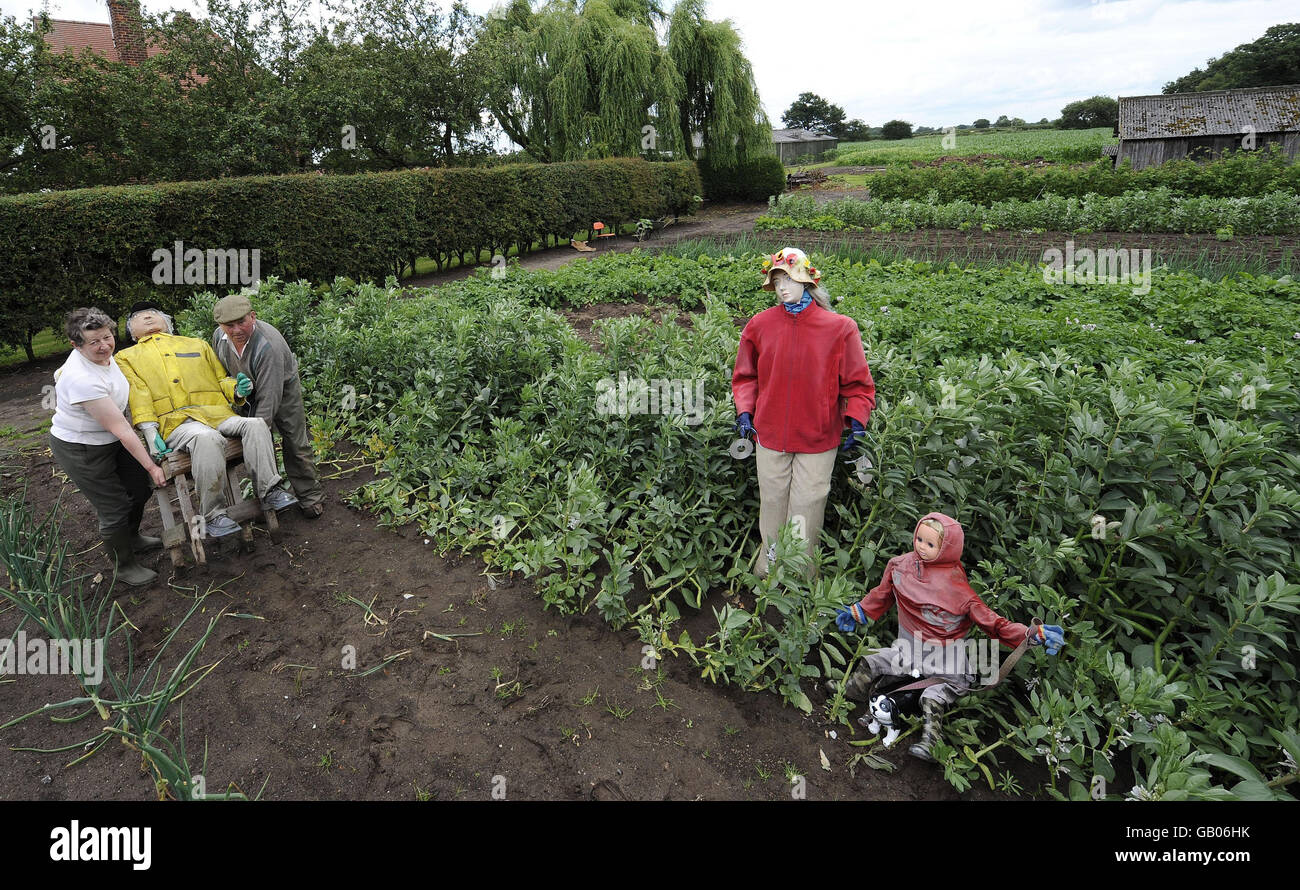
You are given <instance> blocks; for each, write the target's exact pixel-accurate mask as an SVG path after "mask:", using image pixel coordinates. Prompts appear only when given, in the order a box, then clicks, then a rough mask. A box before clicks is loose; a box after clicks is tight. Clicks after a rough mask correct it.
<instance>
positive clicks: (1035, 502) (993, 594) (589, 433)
mask: <svg viewBox="0 0 1300 890" xmlns="http://www.w3.org/2000/svg"><path fill="white" fill-rule="evenodd" d="M757 260H758V257H757V256H753V255H745V256H706V255H701V256H699V257H691V256H682V255H672V254H661V255H657V256H651V255H647V254H643V253H640V252H633V253H631V254H623V255H609V256H604V257H601V258H599V259H597V260H595V261H593V262H590V263H583V264H576V265H574V266H570V267H565V268H563V269H561V270H559V271H556V272H524V271H522V270H519V269H518V268H512V269H511V270H509V272H508V274H506V275H505V276H503V277H498V278H495V279H494V278H491V277H489V276H487V275H484V276H482V277H478V278H471V279H467V280H465V281H462V282H458V283H454V284H449V285H445V286H443V287H442V288H439V289H438V290H437V291H433V292H417V293H415V294H408V295H407V296H406V297H403V296H402V295H401V293H400V292H399V290H397V289H396V288H395V287H393V286H388V287H377V286H372V285H360V286H355V285H352V284H350V283H348V282H345V281H339V282H337V283H336V286H335V287H332V288H315V289H313V288H312V287H309V286H307V285H305V284H296V285H295V284H288V285H281V284H279V283H277V282H274V281H273V282H271V283H270V284H268V285H267V286H266V287H264V289H263V291H262V295H261V298H260V299H261V300H262V303H261V305H262V307H264V310H265V311H264V312H263V311H262V310H261V309H259V315H261V317H264V318H266V319H267V320H269V321H271V322H272V323H273V324H275V325H276V326H277V327H279V329H280V330H282V331H283V332H285V334H286V336H287V337H289V338H290V339H291V340H292V342H294V343H295V344H296V348H297V352H298V355H299V356H300V359H301V360H302V363H303V378H304V380H305V381H309V383H308V384H307V385H308V389H309V392H308V402H309V410H310V411H311V413H312V422H313V432H314V435H315V437H316V439H317V442H318V446H319V447H320V448H321V449H322V450H323V452H324V453H325V454H331V453H333V452H334V450H335V448H336V447H337V445H338V443H341V442H343V441H345V440H347V441H351V442H357V443H364V449H365V452H366V455H367V460H368V461H370V462H371V464H372V467H373V469H374V470H375V471H376V474H377V475H376V478H375V479H374V481H372V482H368V483H366V484H364V485H362V486H361V487H360V488H358V489H357V490H356V491H355V492H354V493H353V494H352V496H351V500H352V502H353V503H354V504H355V505H357V506H363V507H365V508H366V509H368V510H371V511H374V512H375V513H376V514H377V515H378V516H379V517H380V518H381V521H383V522H385V523H391V524H393V525H402V524H406V523H411V522H414V523H416V524H418V527H419V528H420V529H421V530H422V532H423V534H424V536H425V537H427V539H428V540H429V542H430V545H431V546H432V547H435V548H436V549H437V550H438V551H440V552H445V553H455V552H460V551H464V550H469V551H473V552H475V553H476V554H478V555H479V556H481V558H482V559H483V561H484V562H485V564H486V571H487V572H488V573H489V575H491V576H492V577H495V578H497V579H501V580H504V579H507V578H509V577H511V576H513V575H515V574H521V575H523V576H525V577H528V578H530V579H531V580H532V581H533V583H534V584H535V587H536V590H537V591H538V593H539V595H540V596H541V598H542V599H543V601H544V602H545V603H546V604H547V606H548V607H549V608H551V609H553V610H555V611H557V612H558V613H560V614H576V613H584V612H587V613H595V614H599V615H600V616H601V617H602V618H603V619H604V620H605V621H606V622H608V623H609V624H610V625H611V626H612V627H613V628H615V629H621V630H623V631H625V632H628V631H631V632H633V633H635V635H636V636H637V638H639V640H640V641H641V642H642V643H643V644H644V645H646V646H649V647H652V648H653V650H654V651H656V652H657V653H658V654H659V655H660V657H667V656H674V657H675V658H676V659H677V660H679V661H683V662H687V663H689V664H690V665H691V666H692V668H693V669H694V670H695V671H697V672H698V675H699V676H700V677H701V678H702V680H703V681H707V682H714V683H720V684H731V685H734V686H736V687H738V688H741V689H745V690H752V691H755V692H763V691H767V692H769V693H772V694H776V695H778V696H780V697H781V699H782V700H783V701H785V702H787V703H788V704H789V705H791V706H792V707H794V708H797V709H799V710H802V711H805V712H814V711H815V712H817V713H819V714H820V715H821V716H822V718H823V719H825V720H827V721H829V722H831V723H832V724H834V723H843V722H845V721H846V718H847V714H848V713H849V709H850V705H849V703H848V702H847V701H846V700H845V699H844V697H843V696H842V694H837V695H834V696H830V697H829V698H825V697H824V696H823V695H822V694H821V693H820V692H819V691H816V690H815V689H814V684H815V683H817V682H818V681H820V680H823V679H831V680H839V679H841V678H842V677H843V676H844V675H845V673H846V671H848V670H850V669H851V668H852V666H853V665H854V663H855V661H856V660H857V659H858V658H860V657H862V655H863V654H864V652H865V651H866V650H867V648H868V647H870V646H873V645H882V644H885V643H887V642H888V640H889V639H892V632H893V626H892V619H889V620H888V621H886V622H884V623H882V624H880V625H876V626H873V627H871V628H869V629H868V630H869V632H868V633H866V634H863V635H861V636H857V635H853V636H849V635H844V634H841V633H840V632H839V631H837V630H836V628H835V626H834V621H833V614H834V608H835V607H836V606H838V605H841V604H843V603H845V602H848V601H851V600H853V599H857V598H858V597H860V596H861V595H862V593H863V592H864V591H865V590H866V589H867V588H868V587H870V586H873V585H874V584H875V583H877V582H878V581H879V577H878V575H879V571H880V569H881V567H882V566H883V564H884V562H885V561H886V560H887V559H888V558H889V557H890V556H892V555H894V554H895V553H898V552H901V551H902V550H903V549H905V548H906V546H907V543H908V539H909V536H910V531H911V528H912V523H913V522H914V520H915V517H916V516H918V515H921V514H923V513H925V512H927V511H929V510H943V511H945V512H948V513H949V514H951V515H953V516H955V517H957V518H958V519H959V520H960V521H961V522H962V523H963V525H964V526H965V528H966V530H967V549H966V557H965V560H964V561H965V563H966V565H967V568H968V571H969V572H970V576H971V582H972V584H973V585H974V587H975V588H976V590H977V591H978V592H980V593H981V595H982V596H983V597H984V599H985V600H986V601H987V602H988V603H989V605H990V606H992V607H993V608H994V609H995V610H997V611H999V612H1001V613H1003V614H1008V615H1010V616H1012V617H1015V618H1017V619H1019V620H1026V619H1027V618H1028V617H1030V616H1038V617H1041V618H1042V619H1043V620H1044V621H1047V622H1048V623H1063V624H1065V625H1066V626H1067V631H1068V633H1069V634H1070V647H1069V649H1068V650H1067V651H1068V653H1069V655H1068V657H1060V658H1056V659H1049V658H1048V657H1046V656H1045V655H1043V654H1042V653H1031V654H1030V655H1029V656H1028V657H1027V659H1026V662H1025V667H1024V668H1022V669H1020V670H1019V671H1018V672H1017V673H1018V674H1019V675H1021V676H1022V677H1023V679H1024V682H1022V683H1015V684H1006V685H1005V686H1004V687H1001V688H1000V689H999V690H998V691H997V692H996V693H994V694H992V695H989V696H984V697H975V698H977V699H978V700H975V701H971V702H970V703H969V704H968V705H965V706H964V707H963V709H962V710H961V711H960V712H959V715H958V716H957V717H956V719H954V720H953V721H952V722H951V729H950V730H949V731H948V735H947V737H946V738H945V741H946V742H947V745H946V746H945V747H943V748H942V749H941V750H940V755H941V756H940V760H941V761H942V762H943V770H944V775H945V777H946V778H947V779H948V781H949V782H950V783H952V784H953V785H954V786H955V787H956V788H958V789H965V788H969V787H970V786H971V783H974V782H979V783H987V785H988V787H989V788H993V787H995V786H998V787H1005V776H1006V775H1007V773H1006V770H1007V768H1008V765H1009V764H1010V763H1012V762H1013V761H1025V760H1027V761H1031V762H1033V763H1035V764H1037V765H1039V766H1041V767H1042V768H1044V769H1045V770H1046V771H1047V773H1048V775H1049V776H1050V781H1049V785H1048V788H1047V791H1048V793H1050V794H1052V795H1055V796H1059V797H1068V798H1086V797H1088V796H1089V794H1090V793H1091V794H1095V793H1096V789H1095V788H1091V787H1090V786H1089V780H1090V778H1091V777H1093V776H1101V777H1103V779H1104V783H1103V784H1105V783H1109V785H1108V786H1107V787H1109V788H1110V791H1109V792H1108V796H1111V797H1119V798H1122V797H1128V798H1141V799H1145V798H1161V799H1180V798H1227V797H1240V798H1254V799H1262V798H1272V797H1278V796H1285V792H1283V791H1282V790H1280V788H1281V786H1282V785H1284V784H1285V783H1286V782H1285V781H1281V780H1280V779H1279V778H1278V777H1275V776H1274V775H1273V773H1274V772H1276V770H1275V767H1274V764H1276V762H1277V761H1278V758H1279V751H1281V752H1284V754H1285V756H1287V757H1290V758H1292V759H1291V760H1290V761H1289V763H1290V766H1289V767H1287V769H1289V770H1290V771H1291V772H1292V773H1294V772H1295V770H1296V767H1295V765H1294V763H1295V761H1294V758H1295V757H1296V755H1297V754H1298V753H1300V738H1297V737H1296V735H1295V734H1294V731H1291V730H1288V729H1287V727H1294V726H1295V725H1296V721H1297V716H1298V715H1300V705H1298V703H1297V700H1296V693H1295V689H1296V684H1295V676H1296V667H1297V659H1296V656H1295V652H1296V651H1297V647H1298V646H1300V631H1298V630H1297V627H1296V624H1295V621H1294V615H1295V613H1296V611H1297V609H1298V608H1300V585H1297V584H1295V583H1293V582H1292V581H1289V580H1288V579H1287V573H1288V572H1294V567H1295V565H1296V564H1297V559H1298V558H1300V550H1298V546H1300V545H1297V542H1296V541H1295V540H1294V535H1293V533H1292V530H1293V529H1294V528H1295V527H1296V525H1297V523H1298V522H1300V458H1297V456H1296V455H1297V453H1300V436H1298V434H1297V427H1296V424H1295V417H1296V413H1297V411H1298V410H1300V390H1298V389H1297V386H1296V379H1295V375H1294V370H1293V369H1294V367H1295V362H1296V358H1297V354H1296V353H1297V350H1300V309H1297V306H1298V305H1300V301H1298V299H1297V298H1300V285H1297V284H1296V283H1295V282H1293V281H1291V280H1289V279H1285V278H1283V279H1274V278H1271V277H1268V276H1261V277H1243V278H1242V279H1241V280H1226V279H1225V280H1223V281H1220V282H1210V281H1206V280H1203V279H1200V278H1197V277H1195V276H1192V275H1188V274H1185V273H1173V272H1164V271H1159V270H1157V271H1156V273H1155V274H1154V278H1153V280H1152V282H1151V286H1150V287H1149V288H1148V289H1146V290H1145V291H1144V292H1141V293H1137V292H1135V291H1138V290H1139V288H1136V287H1134V286H1133V284H1131V283H1127V282H1125V283H1120V284H1104V283H1101V284H1098V283H1088V282H1083V281H1076V280H1073V279H1066V280H1059V279H1058V280H1056V281H1050V280H1047V278H1046V277H1045V276H1044V274H1043V271H1042V270H1040V269H1038V268H1031V267H1027V266H1023V265H1019V266H1008V267H1004V268H996V269H974V268H971V269H964V270H963V269H957V268H956V267H950V268H948V269H935V268H932V267H930V266H929V265H928V264H913V263H906V262H904V263H896V264H892V265H888V266H886V265H881V264H879V263H848V262H841V261H840V260H838V259H837V258H836V257H834V256H814V262H815V263H816V264H817V265H818V267H819V268H821V269H822V270H823V272H824V274H825V280H826V282H827V283H828V285H829V287H830V289H831V291H832V295H833V296H834V297H835V298H836V299H837V302H836V304H835V305H836V308H837V310H838V311H840V312H843V313H845V314H848V315H850V316H851V317H853V318H854V319H855V320H856V321H857V322H858V325H859V328H860V330H861V332H862V336H863V341H864V344H865V346H866V349H867V355H868V359H869V361H870V363H871V367H872V372H873V375H874V376H875V378H876V382H877V387H878V393H879V405H878V408H877V412H876V413H875V414H874V415H873V417H872V420H871V425H870V429H869V449H870V452H871V454H872V455H873V457H874V463H875V465H876V467H877V475H876V476H875V478H874V479H873V480H872V481H870V482H869V483H867V484H863V483H862V482H860V481H859V480H858V479H857V478H856V477H853V476H851V475H849V474H847V473H844V472H842V471H840V470H837V471H836V475H835V477H834V483H833V484H834V487H833V490H832V494H831V498H830V501H829V504H828V508H827V524H826V528H825V530H824V532H823V539H822V547H821V559H822V565H821V575H820V578H819V579H818V580H816V581H814V582H812V583H808V582H806V581H804V580H803V579H802V575H801V574H800V572H799V569H800V568H801V562H802V560H803V558H804V557H803V556H802V554H800V553H797V552H795V549H794V548H793V547H791V546H790V543H791V542H790V539H788V537H787V536H785V535H783V539H782V542H781V545H780V547H779V549H778V555H779V559H778V567H777V569H776V570H775V571H774V572H773V573H772V575H770V576H769V577H768V578H767V579H765V580H762V581H760V580H758V579H757V578H756V577H754V576H753V575H752V574H750V571H751V566H752V558H753V556H754V554H755V550H756V547H757V541H758V536H757V529H756V518H755V517H756V516H757V487H756V485H755V483H754V479H753V468H752V466H750V464H749V463H748V462H745V461H737V460H734V459H733V458H732V457H731V456H730V454H729V453H728V451H727V446H728V444H729V442H730V440H731V439H732V438H733V436H734V433H733V432H732V428H731V424H732V420H733V419H734V411H733V408H732V406H731V404H730V397H729V393H730V390H729V383H730V374H731V364H732V362H733V361H734V358H735V351H736V346H737V341H738V337H739V328H738V326H737V322H738V321H743V319H744V318H747V317H748V316H749V315H751V314H753V313H754V312H756V311H758V310H760V309H762V308H763V307H764V306H766V305H768V302H767V301H768V299H769V298H770V295H768V294H766V293H764V292H761V291H757V290H756V289H755V288H754V269H755V268H756V265H757ZM390 284H391V283H390ZM632 299H640V300H646V301H650V302H659V301H668V300H671V301H673V303H675V304H676V306H677V307H678V308H680V309H682V310H685V311H687V312H689V313H690V314H689V316H684V317H683V319H682V321H681V323H674V322H672V321H665V322H656V321H653V320H651V319H650V318H646V317H625V318H617V319H609V320H604V321H598V322H596V324H595V326H594V328H593V331H592V335H591V338H590V341H589V340H588V339H583V338H581V337H579V336H577V335H576V334H575V332H574V330H573V329H572V328H571V327H570V326H569V325H568V324H567V323H566V322H565V321H564V319H563V318H562V317H561V316H560V315H558V314H557V313H556V312H555V311H554V309H555V308H560V307H566V306H572V305H574V304H575V303H585V304H592V303H602V302H610V301H612V302H619V301H628V300H632ZM207 311H208V308H207V306H206V305H205V304H204V301H203V300H201V299H200V300H199V301H197V303H196V305H195V307H194V308H193V309H192V311H191V312H190V313H188V314H187V315H186V316H185V317H183V318H182V319H180V321H181V323H182V324H183V325H186V324H187V325H190V326H192V327H193V329H195V330H197V329H200V328H201V327H202V321H201V320H202V319H203V317H204V313H205V312H207ZM209 317H210V316H209ZM394 355H403V356H406V357H408V358H410V359H412V360H410V361H404V362H401V363H395V362H393V361H391V357H392V356H394ZM623 381H628V382H629V384H628V385H629V386H630V389H631V392H632V394H633V395H632V398H631V399H630V400H629V401H626V402H624V403H622V405H621V407H611V403H610V402H609V401H608V400H604V401H602V399H603V397H605V396H608V394H609V392H610V386H611V385H612V384H615V383H619V384H621V382H623ZM638 381H645V382H649V385H650V386H651V387H653V386H655V385H656V382H658V381H673V382H676V383H677V384H680V386H679V390H680V394H681V395H683V396H685V398H684V399H682V400H680V402H678V403H674V404H677V405H678V407H676V408H668V407H665V405H663V404H661V405H660V406H659V408H658V409H655V408H653V407H651V406H652V405H653V404H654V403H653V402H647V401H646V400H645V399H644V398H640V399H638V398H637V397H636V392H637V391H638V387H639V386H640V387H641V389H640V392H641V393H642V396H644V394H645V388H644V384H641V383H638ZM695 394H698V396H700V398H695V397H694V396H695ZM1243 652H1248V653H1250V658H1249V659H1246V658H1244V657H1243ZM1225 715H1231V718H1229V717H1227V716H1225ZM999 774H1001V775H1002V776H1003V780H1001V782H999V781H998V780H995V776H996V775H999ZM1287 781H1289V780H1287Z"/></svg>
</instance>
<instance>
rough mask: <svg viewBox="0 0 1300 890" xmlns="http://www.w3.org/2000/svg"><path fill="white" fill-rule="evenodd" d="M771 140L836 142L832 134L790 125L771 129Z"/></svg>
mask: <svg viewBox="0 0 1300 890" xmlns="http://www.w3.org/2000/svg"><path fill="white" fill-rule="evenodd" d="M772 141H773V142H838V141H839V140H837V139H836V138H835V137H834V136H826V135H823V134H821V133H814V132H813V131H812V130H804V129H801V128H799V127H790V128H788V129H785V130H773V131H772Z"/></svg>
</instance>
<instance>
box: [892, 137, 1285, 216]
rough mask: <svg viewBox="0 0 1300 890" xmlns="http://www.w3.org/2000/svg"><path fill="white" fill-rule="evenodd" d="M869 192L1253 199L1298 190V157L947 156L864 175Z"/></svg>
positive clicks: (990, 197) (991, 199) (943, 199)
mask: <svg viewBox="0 0 1300 890" xmlns="http://www.w3.org/2000/svg"><path fill="white" fill-rule="evenodd" d="M867 187H868V188H869V189H870V190H871V197H872V198H873V199H876V200H882V201H900V200H912V201H925V200H929V193H930V192H931V191H933V192H935V195H936V198H935V200H937V201H938V202H939V203H943V204H948V203H951V202H953V201H971V202H973V203H976V204H992V203H995V202H997V201H1011V200H1015V201H1033V200H1036V199H1038V198H1041V197H1043V196H1045V195H1060V196H1062V197H1065V198H1082V197H1083V196H1084V195H1088V194H1093V195H1107V196H1111V197H1113V196H1116V195H1122V194H1125V193H1127V192H1136V191H1150V190H1152V189H1157V188H1167V189H1169V190H1170V191H1172V192H1174V193H1175V194H1179V195H1197V196H1204V197H1208V198H1260V197H1263V196H1264V195H1267V194H1269V193H1271V192H1278V191H1284V192H1291V193H1300V164H1293V163H1288V162H1287V159H1286V157H1285V156H1284V155H1282V154H1281V153H1280V152H1279V151H1278V150H1277V149H1276V148H1275V147H1273V146H1269V148H1268V150H1266V151H1259V152H1234V153H1233V154H1230V155H1228V156H1227V157H1225V158H1223V159H1221V160H1215V161H1210V162H1204V163H1197V162H1196V161H1192V160H1188V159H1183V160H1177V161H1170V162H1168V163H1165V164H1160V165H1158V166H1154V167H1147V168H1145V169H1143V170H1138V171H1134V170H1133V169H1132V168H1131V167H1130V166H1129V165H1128V163H1127V161H1126V162H1125V163H1124V164H1121V165H1120V166H1119V167H1118V168H1116V167H1114V166H1113V164H1112V163H1111V161H1109V160H1102V161H1098V162H1096V163H1095V164H1091V165H1089V166H1087V167H1084V168H1077V167H1069V166H1065V165H1056V166H1050V167H1045V168H1042V169H1029V168H1026V167H1021V166H1019V165H1014V164H987V165H978V164H966V163H961V162H957V161H954V162H951V163H947V164H943V165H942V166H938V167H913V168H908V167H892V168H890V169H888V170H885V171H883V172H881V173H875V174H872V175H871V176H869V177H868V178H867Z"/></svg>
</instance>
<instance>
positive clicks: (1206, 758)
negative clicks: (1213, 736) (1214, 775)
mask: <svg viewBox="0 0 1300 890" xmlns="http://www.w3.org/2000/svg"><path fill="white" fill-rule="evenodd" d="M1201 762H1202V763H1208V764H1209V765H1210V766H1214V767H1218V768H1219V769H1222V770H1227V771H1228V772H1230V773H1233V774H1234V775H1237V776H1240V777H1241V778H1243V779H1249V780H1255V781H1262V777H1261V776H1260V774H1259V770H1257V769H1255V767H1254V766H1253V765H1252V764H1251V763H1250V761H1248V760H1243V759H1242V758H1240V757H1233V756H1232V755H1231V754H1224V753H1223V752H1222V751H1210V752H1209V753H1207V754H1203V755H1201Z"/></svg>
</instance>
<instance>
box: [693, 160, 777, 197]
mask: <svg viewBox="0 0 1300 890" xmlns="http://www.w3.org/2000/svg"><path fill="white" fill-rule="evenodd" d="M700 179H701V181H702V182H703V184H704V192H703V195H704V197H706V198H708V199H709V200H711V201H766V200H767V199H768V198H769V197H771V196H772V195H779V194H781V193H782V192H784V191H785V168H784V167H782V166H781V161H780V159H779V158H777V156H776V155H762V156H760V157H757V158H752V159H750V160H748V161H742V162H740V163H739V164H736V165H734V166H731V167H717V168H714V167H713V166H712V165H711V164H710V163H709V162H708V159H707V158H706V159H704V160H702V161H700Z"/></svg>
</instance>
